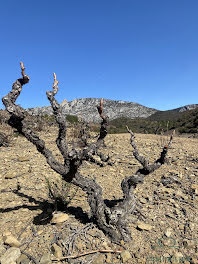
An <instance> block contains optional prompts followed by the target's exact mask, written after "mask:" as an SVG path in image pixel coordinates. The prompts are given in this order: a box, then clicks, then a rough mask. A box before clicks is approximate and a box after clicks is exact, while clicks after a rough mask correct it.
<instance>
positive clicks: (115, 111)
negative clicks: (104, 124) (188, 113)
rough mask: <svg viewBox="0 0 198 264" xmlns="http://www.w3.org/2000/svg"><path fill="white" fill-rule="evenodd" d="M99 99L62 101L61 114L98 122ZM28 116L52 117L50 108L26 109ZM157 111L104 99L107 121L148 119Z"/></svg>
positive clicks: (139, 105) (134, 104)
mask: <svg viewBox="0 0 198 264" xmlns="http://www.w3.org/2000/svg"><path fill="white" fill-rule="evenodd" d="M99 103H100V99H98V98H81V99H75V100H73V101H71V102H68V101H67V100H63V102H62V103H61V105H62V107H63V112H64V113H65V114H69V115H76V116H78V117H81V118H83V119H84V120H86V121H87V122H95V123H97V122H100V117H99V116H98V111H97V107H96V106H97V105H99ZM27 111H28V112H29V113H30V114H34V115H52V109H51V106H45V107H36V108H30V109H27ZM156 111H157V110H156V109H153V108H149V107H146V106H143V105H141V104H138V103H133V102H127V101H114V100H109V99H104V112H105V114H106V115H108V116H109V119H110V120H112V119H115V118H119V117H122V116H125V117H128V118H137V117H144V118H146V117H148V116H150V115H152V114H154V113H155V112H156Z"/></svg>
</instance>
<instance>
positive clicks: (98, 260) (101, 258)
mask: <svg viewBox="0 0 198 264" xmlns="http://www.w3.org/2000/svg"><path fill="white" fill-rule="evenodd" d="M93 263H94V264H103V263H104V256H103V255H99V256H98V257H96V258H95V259H94V262H93Z"/></svg>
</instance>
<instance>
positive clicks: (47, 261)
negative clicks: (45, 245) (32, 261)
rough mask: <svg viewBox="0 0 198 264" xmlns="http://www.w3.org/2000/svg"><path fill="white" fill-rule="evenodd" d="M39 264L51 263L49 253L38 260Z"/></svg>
mask: <svg viewBox="0 0 198 264" xmlns="http://www.w3.org/2000/svg"><path fill="white" fill-rule="evenodd" d="M39 263H40V264H51V263H52V261H51V256H50V253H45V254H44V255H43V256H42V257H41V259H40V262H39Z"/></svg>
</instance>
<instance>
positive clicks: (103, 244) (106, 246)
mask: <svg viewBox="0 0 198 264" xmlns="http://www.w3.org/2000/svg"><path fill="white" fill-rule="evenodd" d="M102 246H103V248H104V249H106V250H109V249H111V248H110V247H109V245H108V243H107V242H106V241H104V242H103V243H102Z"/></svg>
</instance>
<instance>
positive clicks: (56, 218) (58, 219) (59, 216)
mask: <svg viewBox="0 0 198 264" xmlns="http://www.w3.org/2000/svg"><path fill="white" fill-rule="evenodd" d="M68 219H69V215H67V214H65V213H56V214H54V215H53V217H52V220H51V223H52V224H60V223H63V222H65V221H67V220H68Z"/></svg>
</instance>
